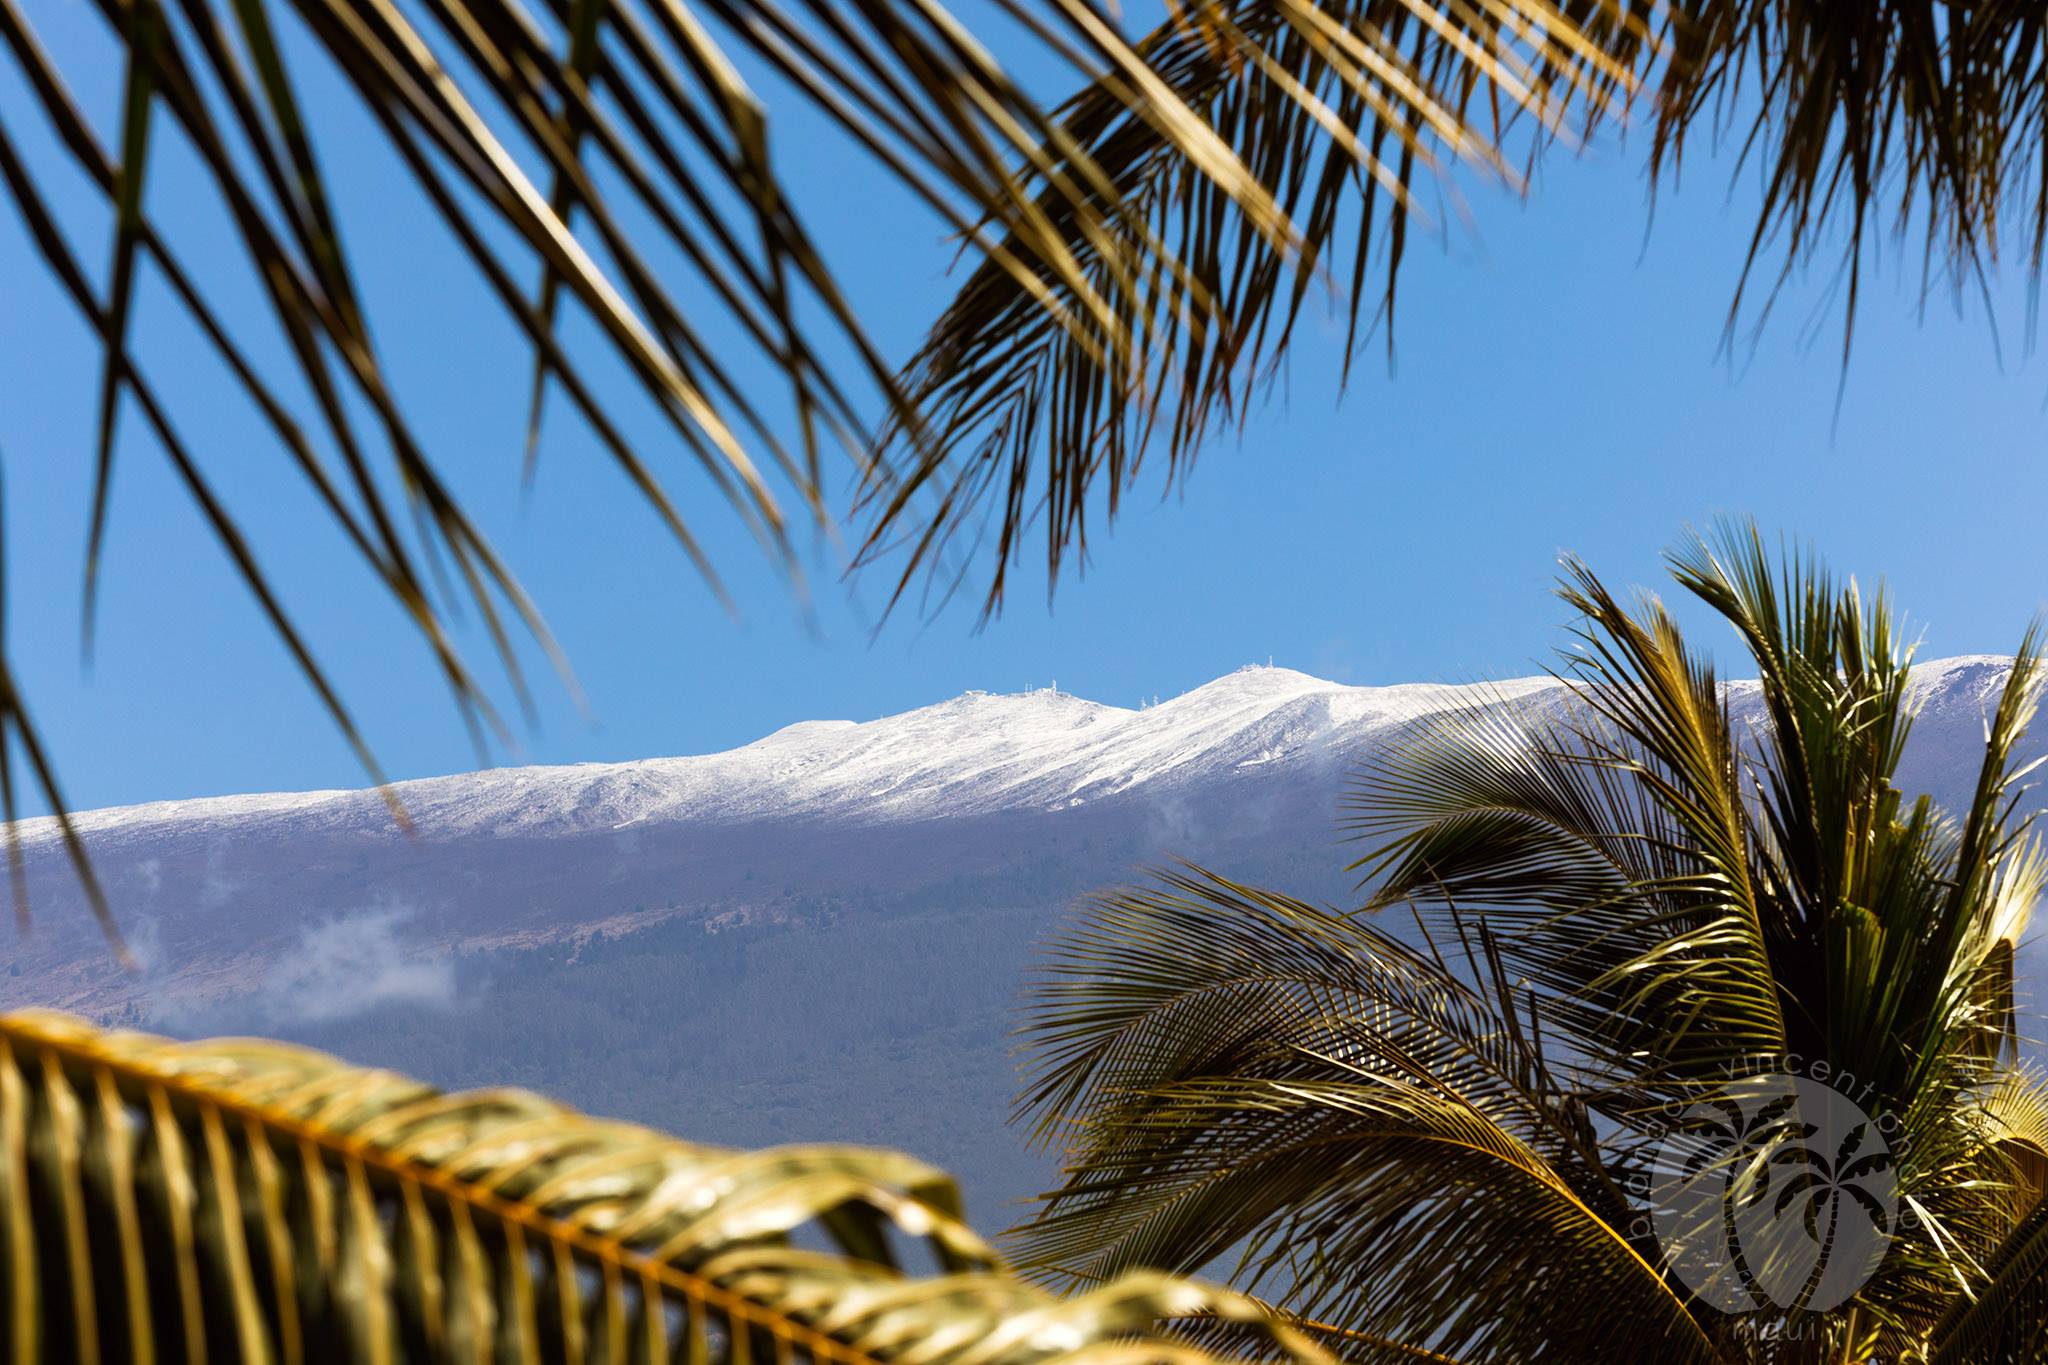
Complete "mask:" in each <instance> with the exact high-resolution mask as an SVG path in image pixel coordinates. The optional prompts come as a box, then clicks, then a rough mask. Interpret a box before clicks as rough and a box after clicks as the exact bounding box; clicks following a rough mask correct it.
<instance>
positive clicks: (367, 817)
mask: <svg viewBox="0 0 2048 1365" xmlns="http://www.w3.org/2000/svg"><path fill="white" fill-rule="evenodd" d="M2007 665H2008V661H2007V660H2005V659H2003V658H1999V657H1996V656H1989V655H1977V656H1969V657H1965V658H1956V659H1945V660H1941V661H1939V662H1935V663H1930V664H1925V665H1922V666H1921V667H1920V668H1918V669H1916V670H1915V675H1914V684H1915V689H1916V691H1917V692H1918V693H1919V699H1920V701H1921V704H1922V707H1923V711H1924V719H1923V722H1922V724H1921V727H1920V728H1921V730H1922V731H1923V732H1927V731H1934V732H1937V733H1936V734H1935V735H1934V736H1931V737H1932V738H1935V740H1936V742H1937V744H1938V745H1939V746H1940V747H1942V748H1943V749H1947V748H1949V747H1950V746H1949V744H1948V741H1950V740H1951V739H1953V740H1955V741H1957V742H1961V743H1964V744H1967V743H1968V742H1970V741H1972V740H1974V739H1976V738H1977V737H1978V735H1979V733H1980V729H1979V727H1980V726H1981V721H1982V719H1983V717H1984V716H1985V715H1986V714H1988V711H1989V708H1990V707H1991V706H1992V705H1994V704H1995V702H1996V698H1997V692H1998V689H1999V687H2001V686H2002V685H2003V683H2004V678H2005V673H2006V669H2007ZM1560 687H1561V684H1559V683H1558V682H1557V681H1556V680H1554V679H1551V678H1522V679H1517V680H1514V681H1510V682H1505V683H1490V684H1484V685H1479V686H1471V685H1467V686H1455V685H1450V686H1447V685H1438V684H1408V685H1402V686H1393V687H1354V686H1347V685H1345V684H1342V683H1334V682H1326V681H1324V680H1322V679H1320V678H1315V677H1311V676H1310V675H1308V674H1306V673H1298V672H1295V671H1294V670H1292V669H1287V668H1273V667H1260V666H1257V665H1249V666H1247V667H1244V668H1241V669H1239V670H1237V671H1236V672H1234V673H1231V674H1228V675H1226V676H1224V677H1222V678H1219V679H1217V680H1216V681H1214V682H1212V683H1209V684H1207V685H1205V686H1202V687H1198V688H1196V689H1194V690H1193V691H1191V692H1187V693H1184V694H1182V695H1181V696H1178V697H1175V698H1174V699H1172V700H1171V701H1167V702H1164V703H1161V704H1158V705H1154V706H1149V707H1143V708H1139V709H1135V710H1134V709H1128V708H1124V707H1118V706H1109V705H1104V704H1103V703H1101V702H1094V701H1088V700H1086V699H1084V698H1081V697H1076V696H1071V695H1069V694H1067V693H1064V692H1059V691H1056V690H1053V689H1046V690H1043V691H1033V692H1023V693H1013V694H995V693H989V692H968V693H966V694H964V695H962V696H959V697H955V698H953V699H952V700H950V701H944V702H940V703H938V704H936V705H933V706H925V707H921V708H919V709H917V710H914V711H906V712H903V713H901V714H899V715H893V716H885V717H883V718H881V719H879V720H872V721H867V722H861V723H857V722H854V721H850V720H814V721H804V722H800V723H798V724H795V725H790V726H787V727H785V728H783V729H781V730H777V731H776V732H775V733H773V734H771V735H768V736H766V737H765V738H762V739H759V740H756V741H754V742H753V743H752V744H748V745H745V746H743V747H741V748H737V749H732V750H728V751H727V752H725V753H718V754H703V755H696V756H691V757H683V758H654V759H644V760H640V761H637V762H631V763H602V764H600V763H585V764H574V765H568V766H560V767H519V768H496V769H490V770H486V771H483V772H475V773H462V774H458V775H455V776H450V777H436V778H426V779H422V780H418V781H412V782H401V783H397V784H395V786H394V788H393V794H395V795H396V796H397V798H398V799H399V801H400V802H401V804H402V805H403V806H404V808H405V811H406V813H407V815H408V817H409V818H410V819H411V820H412V822H413V824H414V826H415V829H416V830H417V833H418V834H419V836H420V837H422V838H424V839H428V840H447V839H469V838H504V837H511V836H538V837H548V836H564V835H571V834H588V833H598V832H617V831H622V830H628V829H633V828H636V827H646V826H658V825H671V826H681V825H730V824H746V823H754V822H761V821H781V820H813V819H817V820H831V821H835V822H859V823H878V822H886V823H911V822H917V821H923V820H933V819H943V818H957V817H962V816H976V815H990V814H996V813H1000V812H1013V811H1015V812H1022V811H1029V812H1047V813H1049V812H1056V811H1061V810H1070V809H1074V808H1078V807H1082V806H1086V805H1089V804H1091V803H1099V802H1102V801H1105V800H1109V799H1112V798H1117V797H1147V796H1155V795H1161V794H1168V793H1173V792H1176V791H1183V790H1190V789H1199V788H1201V787H1203V786H1204V785H1205V784H1207V785H1213V784H1216V783H1218V782H1227V781H1228V780H1229V779H1230V778H1231V777H1232V776H1233V775H1238V774H1243V773H1246V772H1249V771H1250V770H1253V769H1257V768H1261V767H1268V766H1271V767H1273V768H1274V769H1275V770H1287V769H1294V770H1308V771H1313V772H1317V773H1322V772H1326V771H1328V770H1330V769H1332V768H1333V767H1334V768H1341V767H1342V766H1343V765H1344V764H1345V763H1347V762H1350V761H1352V760H1355V759H1356V758H1357V757H1359V756H1360V755H1361V754H1364V753H1366V752H1368V751H1369V750H1370V749H1371V747H1372V745H1373V742H1374V740H1375V739H1376V737H1378V736H1380V735H1383V734H1385V733H1388V732H1389V731H1391V730H1393V729H1395V728H1397V727H1399V726H1400V725H1402V724H1404V723H1405V722H1408V721H1411V720H1414V719H1416V718H1418V717H1421V716H1425V715H1428V714H1430V713H1431V712H1435V711H1440V710H1443V709H1445V708H1447V707H1455V706H1459V705H1470V704H1472V703H1473V702H1474V701H1475V700H1478V699H1486V700H1491V701H1506V702H1514V701H1529V702H1540V700H1541V699H1542V698H1543V697H1544V696H1545V695H1546V694H1550V693H1553V692H1555V691H1557V690H1558V689H1559V688H1560ZM1734 690H1735V692H1736V694H1737V696H1738V698H1743V697H1746V696H1747V695H1748V694H1750V693H1751V691H1752V685H1750V684H1741V683H1738V684H1735V687H1734ZM1951 730H1953V731H1955V733H1954V734H1951V733H1950V731H1951ZM1923 747H1924V746H1923ZM1928 757H1930V758H1931V757H1932V755H1931V754H1930V755H1929V756H1928ZM1921 766H1925V767H1930V768H1932V767H1934V766H1937V765H1935V764H1930V763H1927V762H1926V761H1925V760H1924V759H1923V761H1922V764H1921ZM1973 770H1974V769H1972V771H1973ZM77 824H78V828H79V829H80V830H82V831H84V832H86V833H87V834H89V835H93V836H98V839H97V840H96V842H98V841H100V840H104V841H107V842H110V843H112V844H116V845H128V844H132V843H135V842H138V841H140V842H147V841H152V840H158V839H164V840H171V841H174V842H183V841H186V840H189V839H191V838H193V837H200V838H210V837H215V836H218V835H224V834H227V833H230V832H234V831H250V832H253V831H256V830H266V831H275V830H284V829H295V830H300V831H305V832H314V831H337V830H355V831H358V832H363V833H372V834H373V833H377V832H379V831H382V830H385V829H387V828H389V827H390V826H391V824H392V817H391V814H390V811H389V808H388V806H387V804H386V802H385V801H384V799H383V798H382V796H381V795H379V794H378V793H375V792H371V791H322V792H295V793H272V794H266V795H255V796H227V797H214V798H205V799H199V800H189V801H163V802H155V803H151V804H148V805H139V806H123V807H115V808H112V809H108V810H100V811H92V812H88V813H86V814H84V815H82V816H79V817H78V819H77ZM54 835H55V828H54V822H52V821H47V820H41V821H29V822H27V823H26V824H25V825H24V826H23V837H24V840H25V841H26V842H27V843H28V844H29V845H30V846H31V847H34V846H39V845H44V844H47V843H48V842H49V841H50V840H51V839H52V838H53V837H54Z"/></svg>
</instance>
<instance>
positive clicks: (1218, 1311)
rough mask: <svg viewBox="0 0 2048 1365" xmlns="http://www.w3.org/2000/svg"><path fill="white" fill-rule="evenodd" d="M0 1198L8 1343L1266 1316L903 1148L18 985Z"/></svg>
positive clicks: (869, 1349)
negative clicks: (105, 1022)
mask: <svg viewBox="0 0 2048 1365" xmlns="http://www.w3.org/2000/svg"><path fill="white" fill-rule="evenodd" d="M0 1224H4V1226H0V1293H4V1294H5V1295H6V1296H7V1300H6V1306H5V1311H4V1313H0V1359H6V1360H8V1361H11V1362H15V1363H16V1365H26V1363H27V1362H33V1361H51V1362H55V1361H67V1362H97V1361H152V1360H154V1361H162V1362H176V1361H187V1362H198V1361H204V1360H209V1359H211V1360H238V1361H244V1362H253V1361H276V1362H297V1361H351V1362H364V1361H369V1362H374V1361H385V1362H396V1361H448V1362H468V1361H477V1362H482V1361H495V1360H523V1361H539V1360H555V1361H572V1362H573V1361H589V1362H593V1363H595V1362H605V1361H613V1362H627V1361H634V1362H640V1361H646V1362H666V1361H671V1360H673V1361H690V1362H706V1361H725V1362H743V1361H755V1362H764V1363H765V1362H781V1361H820V1362H843V1365H868V1363H870V1362H873V1363H875V1365H880V1363H881V1362H905V1363H906V1365H907V1362H931V1363H932V1365H1006V1363H1008V1362H1030V1361H1051V1360H1061V1361H1070V1360H1071V1361H1101V1362H1125V1361H1129V1362H1140V1361H1187V1362H1190V1365H1193V1363H1194V1362H1198V1361H1200V1360H1203V1359H1206V1357H1204V1356H1202V1355H1201V1353H1200V1352H1198V1351H1196V1350H1194V1349H1193V1348H1191V1347H1188V1346H1185V1345H1181V1344H1176V1343H1174V1342H1173V1341H1171V1340H1170V1339H1169V1338H1167V1337H1166V1336H1164V1335H1161V1334H1160V1333H1159V1332H1157V1331H1156V1330H1155V1325H1156V1324H1157V1323H1159V1322H1160V1321H1161V1320H1164V1319H1169V1318H1174V1317H1180V1316H1187V1315H1202V1314H1207V1315H1213V1316H1219V1317H1222V1318H1225V1319H1230V1320H1236V1321H1241V1322H1244V1323H1246V1324H1248V1325H1252V1326H1254V1327H1257V1325H1258V1324H1262V1323H1268V1322H1269V1320H1268V1318H1267V1316H1266V1315H1265V1314H1264V1313H1263V1312H1262V1310H1261V1309H1260V1308H1259V1307H1258V1305H1256V1304H1255V1303H1253V1302H1251V1301H1249V1300H1246V1299H1243V1298H1241V1297H1239V1296H1236V1295H1232V1294H1228V1293H1224V1292H1219V1291H1211V1290H1207V1289H1204V1288H1201V1287H1198V1286H1195V1285H1192V1284H1190V1283H1188V1282H1186V1281H1182V1280H1176V1279H1172V1278H1169V1277H1166V1276H1163V1275H1156V1274H1155V1275H1136V1276H1129V1277H1125V1278H1123V1279H1120V1280H1117V1281H1114V1282H1111V1283H1106V1284H1103V1285H1100V1286H1096V1287H1094V1288H1093V1289H1091V1290H1090V1292H1088V1293H1086V1294H1082V1295H1078V1296H1075V1297H1072V1298H1066V1299H1059V1298H1055V1297H1053V1296H1052V1295H1050V1294H1048V1293H1047V1292H1045V1291H1044V1290H1042V1289H1039V1288H1036V1287H1034V1286H1032V1285H1030V1284H1028V1283H1026V1282H1024V1281H1021V1280H1019V1279H1018V1278H1016V1277H1015V1276H1014V1275H1012V1274H1010V1273H1009V1272H1008V1271H1007V1270H1005V1269H1004V1268H1003V1266H1002V1264H1001V1263H1000V1261H999V1260H998V1259H997V1258H996V1257H995V1256H994V1254H993V1253H992V1252H990V1250H989V1249H988V1248H987V1247H986V1246H985V1245H984V1244H983V1243H982V1242H981V1241H980V1239H979V1238H977V1237H976V1236H975V1235H974V1234H973V1233H972V1232H971V1231H969V1230H968V1229H967V1227H966V1226H965V1225H964V1224H963V1223H962V1222H961V1221H960V1208H959V1196H958V1192H957V1191H956V1189H955V1188H954V1186H953V1183H952V1181H951V1180H950V1178H949V1177H947V1176H945V1175H944V1174H943V1173H942V1172H939V1171H936V1170H934V1169H933V1168H931V1167H929V1166H926V1165H925V1164H923V1163H921V1162H918V1161H915V1160H913V1159H911V1158H909V1157H904V1156H899V1155H896V1154H894V1153H890V1152H883V1151H874V1150H868V1149H861V1148H835V1147H796V1148H788V1149H779V1150H767V1151H761V1152H735V1151H729V1150H725V1149H721V1148H712V1147H699V1146H695V1145H692V1144H689V1143H686V1142H682V1141H679V1140H677V1139H675V1138H671V1137H667V1136H665V1135H662V1134H660V1133H656V1132H652V1131H650V1130H648V1129H645V1128H640V1127H637V1126H634V1125H631V1124H623V1123H613V1122H606V1121H602V1120H597V1119H591V1118H586V1117H584V1116H582V1115H579V1114H576V1113H574V1112H572V1111H570V1110H567V1109H564V1108H562V1107H561V1106H560V1105H557V1104H554V1103H552V1102H550V1101H548V1100H545V1099H542V1098H540V1097H538V1096H534V1095H531V1094H527V1093H525V1092H522V1091H482V1092H477V1093H472V1094H443V1093H441V1092H439V1091H436V1090H435V1089H433V1088H432V1087H429V1086H426V1085H423V1084H420V1083H419V1082H417V1081H412V1080H408V1079H406V1078H404V1077H401V1076H396V1075H393V1074H391V1073H389V1072H383V1071H371V1070H364V1069H361V1068H357V1067H352V1066H348V1065H346V1064H344V1063H341V1062H339V1061H337V1060H335V1059H333V1058H331V1057H326V1056H323V1055H321V1054H318V1053H314V1052H309V1051H306V1050H304V1049H300V1048H294V1047H288V1046H284V1045H281V1044H274V1043H267V1042H263V1041H260V1040H212V1041H206V1042H196V1043H176V1042H169V1041H166V1040H164V1039H161V1038H154V1037H149V1036H147V1035H142V1034H133V1033H114V1032H103V1031H100V1030H98V1029H95V1028H92V1027H91V1026H89V1025H86V1024H84V1023H82V1022H80V1021H78V1020H75V1019H71V1018H68V1017H66V1016H61V1015H53V1014H45V1013H22V1014H14V1015H8V1016H4V1017H0ZM828 1247H829V1249H828ZM913 1255H915V1256H916V1258H917V1260H918V1261H919V1262H922V1263H924V1264H925V1265H926V1267H927V1268H926V1273H923V1274H916V1273H910V1272H908V1271H906V1270H905V1269H904V1268H903V1265H904V1263H905V1262H906V1261H907V1260H909V1259H910V1258H911V1257H912V1256H913ZM913 1268H915V1266H913ZM1262 1330H1263V1335H1264V1338H1265V1340H1266V1341H1267V1343H1268V1345H1269V1346H1273V1347H1277V1348H1278V1349H1279V1350H1280V1352H1281V1353H1282V1354H1286V1355H1290V1356H1293V1357H1295V1358H1298V1359H1318V1358H1320V1356H1319V1355H1318V1353H1317V1351H1316V1350H1315V1348H1314V1347H1313V1346H1311V1345H1309V1344H1308V1343H1307V1341H1306V1339H1305V1338H1303V1337H1300V1336H1299V1335H1297V1334H1293V1333H1290V1332H1289V1331H1288V1330H1287V1329H1285V1328H1284V1327H1279V1326H1278V1325H1277V1324H1272V1325H1269V1326H1268V1327H1267V1328H1265V1329H1262Z"/></svg>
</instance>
